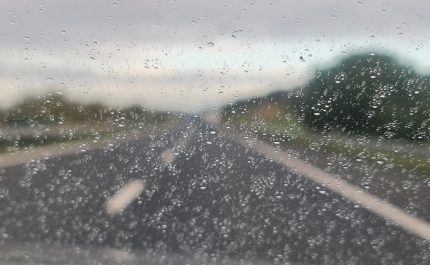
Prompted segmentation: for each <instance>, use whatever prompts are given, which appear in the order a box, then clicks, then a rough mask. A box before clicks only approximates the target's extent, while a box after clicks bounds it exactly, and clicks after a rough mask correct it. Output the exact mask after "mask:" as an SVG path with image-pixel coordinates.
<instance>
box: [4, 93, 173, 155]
mask: <svg viewBox="0 0 430 265" xmlns="http://www.w3.org/2000/svg"><path fill="white" fill-rule="evenodd" d="M174 115H176V114H173V113H168V112H156V111H153V110H148V109H146V108H144V107H143V106H131V107H127V108H112V107H106V106H103V105H100V104H96V103H93V104H82V103H80V102H77V101H70V100H67V99H65V98H64V97H63V96H62V95H57V94H48V95H45V96H41V97H38V98H29V99H26V100H23V101H22V102H21V103H20V104H18V105H16V106H13V107H12V108H9V109H6V110H1V111H0V153H4V152H14V151H17V150H27V149H32V148H34V147H37V146H43V145H49V144H58V143H64V142H69V141H75V140H89V141H98V140H100V139H101V138H106V137H112V136H114V135H123V134H124V133H127V132H131V131H132V130H133V131H136V130H141V131H142V130H145V129H148V128H152V127H154V125H155V124H162V123H165V122H171V121H172V120H173V116H174Z"/></svg>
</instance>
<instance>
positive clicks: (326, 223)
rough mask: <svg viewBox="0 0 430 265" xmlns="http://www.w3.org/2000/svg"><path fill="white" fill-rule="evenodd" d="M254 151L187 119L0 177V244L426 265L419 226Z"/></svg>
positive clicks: (269, 153) (429, 252) (428, 247)
mask: <svg viewBox="0 0 430 265" xmlns="http://www.w3.org/2000/svg"><path fill="white" fill-rule="evenodd" d="M265 148H266V147H265V146H264V145H258V144H254V145H253V144H250V141H248V140H247V139H241V136H240V135H233V134H231V133H229V132H227V131H225V130H224V129H219V128H217V127H216V126H213V125H211V124H210V123H208V122H205V121H203V120H202V119H200V118H197V117H195V118H192V117H188V118H187V119H186V120H184V123H182V124H180V125H179V126H178V127H177V128H175V129H172V130H170V131H165V132H163V133H160V134H157V135H156V134H153V135H151V136H148V137H145V138H143V139H139V140H130V141H128V142H124V143H120V144H117V145H109V146H105V147H103V148H97V149H94V150H87V151H86V152H77V153H72V154H66V155H62V156H57V157H50V158H48V159H40V160H38V159H34V160H32V161H27V162H25V163H22V164H16V165H10V166H5V167H3V168H1V169H0V242H2V246H4V247H5V246H7V245H8V244H17V243H18V244H19V243H20V242H30V243H29V244H33V243H34V244H44V245H48V246H49V245H55V246H57V247H58V246H60V247H61V246H79V247H80V248H84V249H85V248H86V247H87V248H103V249H110V250H115V251H118V252H115V251H114V252H110V253H117V254H114V256H115V255H117V256H118V255H119V256H121V254H118V253H141V252H142V253H156V254H154V255H161V256H163V257H166V256H174V257H175V258H174V259H173V261H172V262H173V264H182V263H181V261H184V260H186V259H185V258H183V257H191V258H192V259H194V258H195V259H198V260H199V261H201V262H200V263H213V264H216V263H223V262H224V263H225V262H233V263H234V262H238V263H239V261H240V260H242V262H247V263H250V264H257V263H259V264H262V263H269V264H270V263H279V264H429V263H430V244H429V243H430V241H429V240H428V239H429V237H427V236H428V233H429V232H428V231H429V227H427V226H426V224H427V223H425V222H424V221H423V222H420V220H419V219H417V218H414V217H409V216H408V215H407V214H406V213H405V212H402V211H401V210H399V209H396V208H395V207H392V206H391V205H388V206H387V207H388V208H389V209H388V210H384V211H385V213H383V211H381V212H378V208H383V207H385V206H384V205H383V204H378V202H376V201H374V198H373V197H366V198H367V199H361V198H365V197H360V196H362V195H360V193H361V192H359V191H355V190H353V189H354V188H353V186H352V185H351V186H342V185H344V184H345V183H343V184H342V183H339V184H336V183H334V182H333V183H334V184H331V185H325V184H324V183H327V181H330V180H327V179H323V180H321V181H320V180H319V179H318V178H319V177H316V178H314V179H312V174H313V173H312V172H311V171H309V170H308V171H306V170H305V169H302V167H303V166H300V165H301V164H300V163H301V162H300V161H299V160H291V161H293V162H291V161H290V162H283V161H284V160H283V156H284V155H285V154H286V153H285V152H283V151H282V150H278V151H273V150H269V149H267V148H266V149H267V150H266V149H265ZM265 150H266V151H265ZM313 172H319V171H313ZM316 175H318V174H316ZM327 177H328V178H329V177H330V176H327ZM338 185H339V186H338ZM345 185H348V184H347V183H346V184H345ZM336 186H338V187H337V188H336ZM344 187H350V188H348V189H344ZM351 187H352V188H351ZM357 198H358V199H357ZM365 200H368V201H367V202H366V201H365ZM372 205H377V206H375V207H373V208H372ZM390 207H391V208H390ZM390 209H391V210H390ZM403 215H405V216H403ZM399 216H400V217H402V218H403V217H404V218H406V219H404V218H403V219H402V218H400V217H399ZM396 218H397V219H396ZM408 218H409V219H408ZM410 222H417V223H413V225H410V226H408V223H410ZM421 225H422V226H421ZM414 229H415V230H414ZM0 257H2V256H1V252H0ZM157 257H158V256H157ZM178 257H180V258H178ZM0 261H1V260H0ZM175 262H176V263H175ZM161 263H163V262H161ZM198 263H199V262H198Z"/></svg>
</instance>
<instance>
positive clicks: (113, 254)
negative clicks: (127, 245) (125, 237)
mask: <svg viewBox="0 0 430 265" xmlns="http://www.w3.org/2000/svg"><path fill="white" fill-rule="evenodd" d="M103 257H104V258H105V259H109V260H114V261H117V262H118V261H119V262H121V261H124V262H131V261H134V260H135V258H136V257H135V256H134V255H133V254H132V253H129V252H126V251H122V250H118V249H106V250H105V251H104V252H103Z"/></svg>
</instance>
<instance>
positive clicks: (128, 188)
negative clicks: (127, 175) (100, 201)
mask: <svg viewBox="0 0 430 265" xmlns="http://www.w3.org/2000/svg"><path fill="white" fill-rule="evenodd" d="M144 189H145V182H143V180H140V179H135V180H132V181H130V182H129V183H128V184H127V185H125V186H124V188H122V189H121V190H120V191H118V192H117V193H116V194H115V195H114V196H113V197H112V198H111V199H110V200H109V201H107V202H106V204H105V208H106V210H107V211H108V212H111V213H114V214H116V213H119V212H121V211H122V210H124V208H125V207H127V206H128V205H129V204H130V203H131V202H132V201H134V200H135V199H136V198H137V197H138V196H139V195H140V194H141V193H142V192H143V190H144Z"/></svg>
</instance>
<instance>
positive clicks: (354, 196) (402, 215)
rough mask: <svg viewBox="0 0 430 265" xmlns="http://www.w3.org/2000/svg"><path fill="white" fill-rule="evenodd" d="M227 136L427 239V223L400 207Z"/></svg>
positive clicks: (267, 149) (256, 142)
mask: <svg viewBox="0 0 430 265" xmlns="http://www.w3.org/2000/svg"><path fill="white" fill-rule="evenodd" d="M230 137H231V138H232V139H233V140H234V141H235V142H237V143H239V144H241V145H243V146H249V147H251V148H252V149H253V150H254V151H256V152H258V153H261V154H264V155H265V156H267V157H269V158H272V159H273V161H275V162H277V163H279V164H280V165H283V166H285V167H288V168H290V169H292V170H294V171H296V172H297V173H299V174H300V175H303V176H304V177H307V178H308V179H311V180H312V181H314V182H316V183H319V184H321V185H323V186H325V187H327V188H328V189H330V190H332V191H334V192H336V193H338V194H340V195H342V196H344V197H346V198H348V199H349V200H350V201H353V202H356V203H357V204H360V205H362V206H363V207H365V208H367V209H368V210H370V211H372V212H373V213H375V214H377V215H379V216H381V217H383V218H385V219H387V220H388V221H391V222H393V223H395V224H396V225H398V226H400V227H402V228H404V229H405V230H407V231H409V232H411V233H413V234H415V235H417V236H419V237H421V238H424V239H427V240H430V224H429V223H428V222H426V221H424V220H421V219H419V218H417V217H413V216H411V215H409V214H408V213H406V212H405V211H403V210H402V209H400V208H399V207H397V206H395V205H393V204H390V203H388V202H384V201H382V199H381V198H379V197H377V196H375V195H372V194H370V193H368V192H365V191H361V190H359V189H357V188H356V187H355V186H353V185H352V184H350V183H348V182H346V181H339V180H336V179H335V177H333V176H332V175H330V174H328V173H326V172H324V171H322V170H321V169H319V168H317V167H314V166H312V165H310V164H308V163H306V162H304V161H302V160H300V159H297V158H293V157H290V156H289V155H288V154H287V153H285V152H281V151H275V150H274V147H273V146H271V145H269V144H267V143H265V142H263V141H261V140H254V142H253V143H251V144H249V143H246V142H245V141H243V140H242V138H240V137H238V136H236V135H230Z"/></svg>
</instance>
